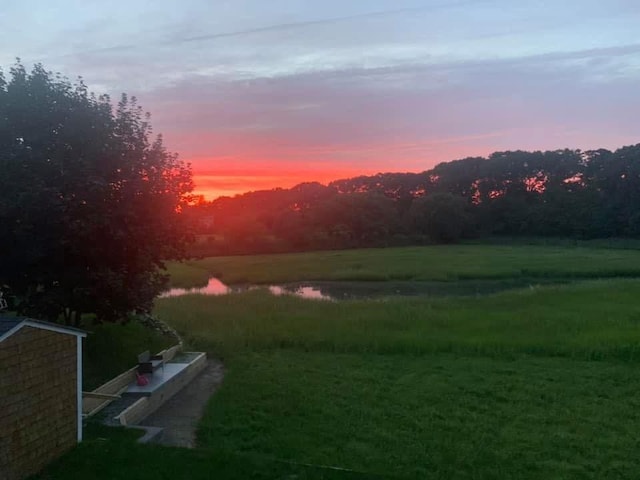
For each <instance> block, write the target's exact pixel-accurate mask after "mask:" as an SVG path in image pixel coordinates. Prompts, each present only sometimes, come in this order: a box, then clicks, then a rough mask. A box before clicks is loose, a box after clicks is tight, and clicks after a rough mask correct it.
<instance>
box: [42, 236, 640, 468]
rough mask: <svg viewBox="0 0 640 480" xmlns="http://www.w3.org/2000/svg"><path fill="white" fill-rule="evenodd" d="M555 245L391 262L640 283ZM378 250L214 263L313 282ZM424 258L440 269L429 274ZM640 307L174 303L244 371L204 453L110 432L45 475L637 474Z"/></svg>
mask: <svg viewBox="0 0 640 480" xmlns="http://www.w3.org/2000/svg"><path fill="white" fill-rule="evenodd" d="M432 248H433V250H431V249H432ZM468 248H471V250H467V249H468ZM518 248H520V249H521V250H518ZM459 249H461V250H459ZM394 250H397V251H394ZM544 250H545V247H536V248H533V249H532V248H531V247H482V246H472V247H428V248H426V249H393V250H390V251H382V254H383V255H384V258H382V259H379V260H378V262H379V263H378V265H379V268H380V269H381V271H384V272H386V273H385V275H388V274H389V273H388V272H389V271H391V270H393V271H394V272H398V273H403V272H404V273H406V272H408V271H413V272H417V273H416V275H422V276H423V278H426V277H427V276H428V275H434V276H435V277H432V278H447V279H448V281H454V279H455V278H456V277H458V278H459V277H460V274H463V276H464V275H465V274H471V275H483V274H484V275H498V274H499V275H508V274H509V272H511V274H512V275H520V274H521V272H522V270H523V269H525V270H527V272H530V271H536V272H540V275H550V274H554V275H555V274H556V273H557V272H560V273H558V274H562V275H567V273H569V272H573V273H575V274H576V275H577V276H578V277H581V278H585V277H598V276H600V277H609V276H615V275H616V273H619V274H622V275H624V276H629V275H632V274H633V272H634V271H635V269H638V270H639V271H640V262H639V261H638V260H639V258H638V257H637V255H638V254H637V253H636V252H633V251H617V250H616V251H611V250H598V249H593V250H588V249H583V248H577V249H571V248H569V249H563V248H558V247H552V248H550V249H549V251H546V252H545V251H544ZM563 251H564V252H565V254H566V255H562V252H563ZM375 252H379V251H378V250H370V251H354V252H326V253H318V254H306V255H301V256H297V255H292V256H284V257H283V256H274V257H257V258H256V257H229V258H225V259H210V260H209V259H207V260H204V261H203V262H207V265H211V268H219V265H225V267H224V268H232V267H233V265H234V263H233V262H240V263H236V265H244V267H243V268H245V270H244V271H242V273H241V275H244V276H247V279H248V280H250V281H252V282H256V281H259V280H258V279H259V278H264V279H266V278H269V279H270V280H269V281H272V280H271V278H272V277H269V275H276V274H277V272H275V271H273V272H274V273H270V272H268V273H266V274H264V275H263V276H262V277H260V276H259V265H262V268H263V269H266V265H277V264H278V262H280V261H281V259H282V258H290V259H292V260H289V262H290V263H288V264H287V267H286V272H287V274H288V275H291V274H293V273H296V272H297V273H298V275H306V274H307V272H311V271H315V272H320V271H322V270H323V269H326V268H327V266H326V265H324V264H322V265H316V266H315V270H314V269H313V267H314V266H313V259H314V258H315V260H316V262H318V263H328V262H329V260H327V258H329V257H324V256H325V255H328V256H332V255H335V254H340V255H339V258H342V260H341V261H340V262H337V263H336V264H335V265H338V264H343V265H355V264H358V263H362V262H364V258H365V257H366V256H367V255H368V256H370V257H371V258H374V257H375ZM456 252H457V253H456ZM470 252H475V257H474V256H473V255H471V253H470ZM482 252H485V254H483V253H482ZM350 254H353V255H352V256H350ZM411 254H412V255H413V260H411V259H410V258H408V257H411ZM458 254H459V255H462V257H463V258H458ZM416 255H419V256H424V257H427V260H428V261H427V260H425V263H424V264H419V265H415V264H416V263H418V262H417V260H416V258H415V256H416ZM400 258H405V261H404V263H402V264H401V265H395V263H396V260H398V259H400ZM443 258H446V259H447V261H445V260H444V259H443ZM580 258H582V263H581V262H580V260H579V259H580ZM553 259H555V260H553ZM372 261H373V260H372ZM217 262H222V263H217ZM242 262H245V263H242ZM296 262H298V263H297V265H300V264H301V262H302V263H305V262H306V263H305V264H306V265H307V267H306V268H307V269H306V270H305V269H300V270H298V269H297V267H296V266H295V264H296ZM429 262H431V263H432V264H433V265H434V269H433V270H429V269H428V268H427V267H426V265H427V264H428V263H429ZM447 262H449V263H450V264H451V272H452V273H451V275H450V276H448V277H447V275H446V263H447ZM214 264H215V265H218V267H214V266H213V265H214ZM367 265H368V266H367V269H371V271H372V272H375V269H374V267H373V266H372V265H371V263H367ZM193 268H199V267H193ZM207 268H209V267H207ZM221 271H222V270H221ZM230 271H231V270H229V272H230ZM229 272H227V275H230V273H229ZM465 272H466V273H465ZM545 272H546V273H545ZM223 274H224V272H223ZM239 275H240V274H239ZM251 275H255V276H253V277H251ZM381 275H382V274H381ZM289 278H290V279H292V280H293V278H292V277H289ZM295 279H296V280H300V279H303V277H298V278H295ZM227 280H228V276H227ZM638 298H640V280H636V279H631V278H625V279H620V278H607V279H603V280H587V281H580V282H576V283H573V284H568V285H563V286H544V287H534V288H526V289H521V290H514V291H508V292H502V293H499V294H495V295H489V296H482V297H465V298H454V297H448V298H426V297H415V298H388V299H384V300H377V301H348V302H330V301H310V300H304V299H300V298H296V297H289V296H284V297H274V296H271V295H269V294H268V293H267V292H266V291H260V290H258V291H250V292H247V293H244V294H238V295H232V296H221V297H205V296H195V295H192V296H185V297H177V298H164V299H160V300H159V301H158V302H157V308H156V313H157V314H158V315H159V316H160V318H162V319H164V320H165V321H168V322H169V323H171V324H172V325H173V326H174V327H175V328H176V329H177V330H178V331H179V332H180V333H181V334H182V335H183V336H184V338H185V339H186V341H187V342H188V343H189V344H190V345H191V346H192V347H194V348H197V349H202V350H205V351H207V352H209V353H211V354H212V355H215V356H218V357H221V358H223V359H224V361H225V364H226V366H227V368H228V374H227V377H226V378H225V381H224V383H223V386H222V388H221V389H220V391H219V393H218V394H217V395H216V396H215V397H214V398H212V400H211V401H210V404H209V406H208V408H207V411H206V414H205V417H204V418H203V420H202V422H201V424H200V427H199V431H198V440H199V444H200V447H199V448H197V449H195V450H182V449H171V448H162V447H157V446H139V445H136V444H134V443H133V438H132V436H131V433H130V432H120V431H116V432H112V431H103V430H98V431H97V432H93V433H92V434H91V435H90V437H89V438H90V439H89V441H87V442H86V443H84V444H83V445H81V446H80V447H79V448H78V449H76V450H75V451H74V452H72V453H70V454H69V455H67V456H65V457H63V459H61V460H60V461H59V462H57V463H56V464H54V465H53V466H52V467H51V468H49V469H48V470H47V471H46V472H45V473H44V474H43V475H42V476H40V477H39V478H42V479H65V480H66V479H71V478H96V479H107V478H116V479H118V478H122V479H124V478H127V479H129V478H131V479H138V478H140V479H147V478H149V479H164V478H167V479H169V478H171V479H191V478H194V479H205V478H207V479H208V478H229V479H236V478H238V479H239V478H281V479H294V478H295V479H323V478H326V479H334V478H335V479H351V478H356V479H362V478H425V479H467V478H472V479H549V478H554V479H583V478H593V479H603V478H604V479H607V478H616V479H617V478H629V479H633V478H638V472H640V457H638V456H637V451H638V448H639V447H640V439H639V438H640V437H638V434H637V432H638V431H640V395H639V393H640V376H639V375H638V374H637V372H638V368H639V367H640V302H638ZM123 465H126V467H122V466H123Z"/></svg>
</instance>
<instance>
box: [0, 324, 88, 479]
mask: <svg viewBox="0 0 640 480" xmlns="http://www.w3.org/2000/svg"><path fill="white" fill-rule="evenodd" d="M76 352H77V350H76V337H75V336H73V335H65V334H63V333H56V332H51V331H47V330H42V329H39V328H33V327H23V328H22V329H20V330H19V331H18V332H16V333H15V334H13V335H11V336H10V337H9V338H7V339H5V340H4V341H2V342H0V472H2V475H0V476H2V479H3V480H20V479H22V478H25V477H26V476H28V475H31V474H33V473H35V472H37V471H39V470H40V469H41V468H42V467H44V466H45V465H46V464H47V463H49V462H50V461H52V460H53V459H55V458H57V457H59V456H60V455H61V454H63V453H64V452H66V451H67V450H69V449H71V448H73V446H74V445H75V444H76V441H77V421H78V420H77V411H76V410H77V397H76V394H77V383H76V380H77V372H76V368H77V367H76Z"/></svg>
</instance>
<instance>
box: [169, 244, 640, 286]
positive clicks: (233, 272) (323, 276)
mask: <svg viewBox="0 0 640 480" xmlns="http://www.w3.org/2000/svg"><path fill="white" fill-rule="evenodd" d="M169 272H170V273H171V279H172V284H173V286H176V287H193V286H202V285H205V284H206V283H207V279H208V278H209V277H211V276H214V277H218V278H220V279H222V280H223V281H224V282H225V283H227V284H237V283H257V284H265V283H283V282H293V281H299V280H365V281H388V280H416V281H423V280H437V281H449V282H454V281H457V280H464V279H501V278H517V277H533V278H535V277H545V278H554V277H559V278H560V277H561V278H567V277H568V278H601V277H637V276H640V250H631V249H628V250H624V249H605V248H584V247H571V246H542V245H517V246H513V245H511V246H510V245H446V246H430V247H403V248H386V249H376V248H370V249H361V250H341V251H325V252H310V253H309V252H306V253H293V254H281V255H239V256H230V257H210V258H204V259H201V260H192V261H188V262H185V263H184V264H171V265H170V266H169Z"/></svg>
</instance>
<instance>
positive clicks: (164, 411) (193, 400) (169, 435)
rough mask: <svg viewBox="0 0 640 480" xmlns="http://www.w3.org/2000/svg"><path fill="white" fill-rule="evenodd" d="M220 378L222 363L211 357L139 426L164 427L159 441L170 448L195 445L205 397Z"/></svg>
mask: <svg viewBox="0 0 640 480" xmlns="http://www.w3.org/2000/svg"><path fill="white" fill-rule="evenodd" d="M223 378H224V365H223V364H222V362H220V361H218V360H214V359H209V360H208V361H207V366H206V367H205V368H204V370H203V371H202V372H200V374H199V375H198V376H197V377H196V378H194V379H193V380H192V381H191V383H189V385H187V386H186V387H185V388H183V389H182V390H181V391H180V392H178V393H177V394H176V395H175V396H173V397H172V398H171V399H170V400H169V401H168V402H167V403H165V404H164V405H162V406H161V407H160V408H159V409H158V410H156V411H155V412H154V413H153V414H152V415H150V416H149V417H147V418H146V419H145V420H143V421H142V422H141V425H142V426H145V427H146V426H149V427H161V428H163V429H164V432H163V435H162V439H161V440H160V443H161V444H163V445H170V446H174V447H186V448H193V447H195V440H196V436H195V433H196V427H197V425H198V422H199V421H200V418H202V414H203V413H204V408H205V406H206V405H207V402H208V401H209V398H211V396H212V395H213V394H214V393H215V391H216V390H217V389H218V387H219V386H220V384H221V383H222V379H223Z"/></svg>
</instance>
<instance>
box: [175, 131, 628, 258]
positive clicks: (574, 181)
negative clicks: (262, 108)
mask: <svg viewBox="0 0 640 480" xmlns="http://www.w3.org/2000/svg"><path fill="white" fill-rule="evenodd" d="M188 215H189V216H190V219H191V221H192V222H193V223H194V224H195V225H196V230H197V231H198V233H200V234H201V236H200V239H199V241H198V242H197V243H196V244H195V245H194V246H193V247H192V253H194V254H199V255H224V254H239V253H267V252H286V251H301V250H312V249H340V248H354V247H374V246H391V245H409V244H424V243H450V242H457V241H460V240H462V239H465V238H476V237H482V236H499V235H505V236H542V237H545V236H548V237H572V238H585V239H586V238H607V237H639V236H640V144H638V145H633V146H627V147H623V148H620V149H618V150H616V151H613V152H612V151H609V150H605V149H599V150H589V151H581V150H568V149H565V150H554V151H546V152H541V151H535V152H526V151H507V152H496V153H493V154H492V155H490V156H489V157H486V158H485V157H472V158H465V159H462V160H456V161H452V162H446V163H441V164H439V165H437V166H436V167H434V168H433V169H431V170H428V171H425V172H422V173H380V174H377V175H372V176H360V177H355V178H349V179H344V180H338V181H335V182H332V183H330V184H328V185H321V184H319V183H303V184H300V185H297V186H296V187H293V188H291V189H274V190H265V191H257V192H249V193H245V194H243V195H236V196H235V197H221V198H218V199H216V200H214V201H212V202H201V203H199V204H198V205H196V206H193V207H191V208H190V210H189V212H188Z"/></svg>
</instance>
